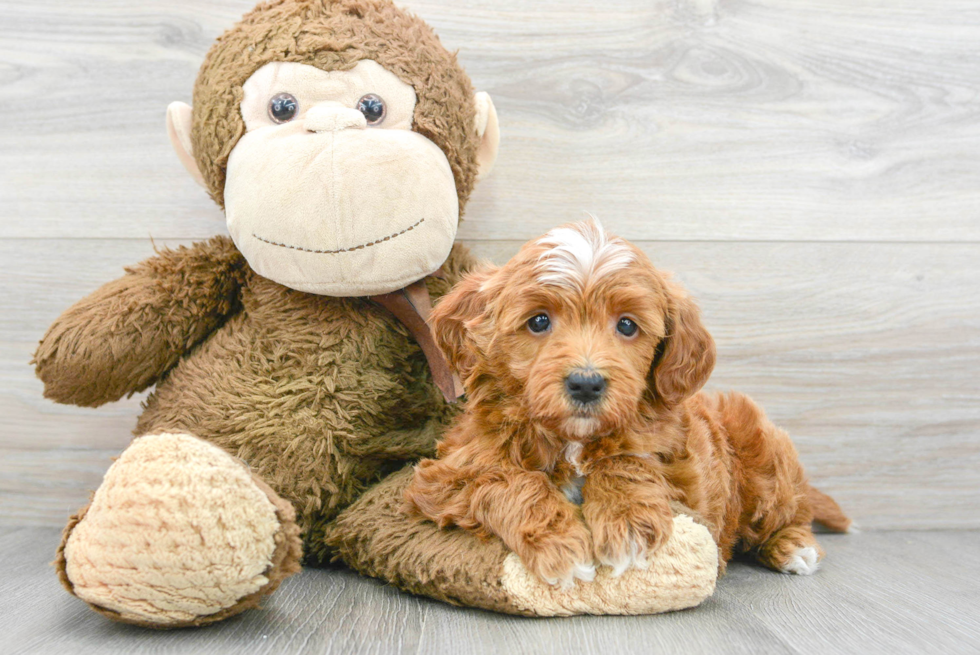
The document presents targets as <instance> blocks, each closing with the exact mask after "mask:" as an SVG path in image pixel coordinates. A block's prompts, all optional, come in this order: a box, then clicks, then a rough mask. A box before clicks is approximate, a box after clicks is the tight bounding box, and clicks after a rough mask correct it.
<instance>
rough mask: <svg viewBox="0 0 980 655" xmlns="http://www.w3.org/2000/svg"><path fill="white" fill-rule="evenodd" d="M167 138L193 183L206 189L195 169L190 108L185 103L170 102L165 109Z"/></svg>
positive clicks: (199, 172)
mask: <svg viewBox="0 0 980 655" xmlns="http://www.w3.org/2000/svg"><path fill="white" fill-rule="evenodd" d="M167 136H169V137H170V145H172V146H173V148H174V152H176V153H177V159H179V160H180V163H181V164H183V165H184V168H186V169H187V172H188V173H190V174H191V177H193V178H194V181H195V182H197V183H198V184H200V185H201V186H202V187H204V188H205V189H207V188H208V184H207V182H205V181H204V176H203V175H201V169H199V168H198V167H197V161H196V160H195V159H194V146H193V145H192V142H191V106H190V105H188V104H187V103H186V102H171V103H170V105H169V106H168V107H167Z"/></svg>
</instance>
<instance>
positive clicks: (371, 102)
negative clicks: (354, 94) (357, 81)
mask: <svg viewBox="0 0 980 655" xmlns="http://www.w3.org/2000/svg"><path fill="white" fill-rule="evenodd" d="M357 111H359V112H361V113H362V114H364V119H365V120H367V124H368V125H379V124H381V121H383V120H384V119H385V114H386V113H387V109H386V108H385V101H384V100H382V99H381V98H380V97H378V96H377V95H375V94H373V93H369V94H367V95H366V96H363V97H362V98H361V99H360V100H358V101H357Z"/></svg>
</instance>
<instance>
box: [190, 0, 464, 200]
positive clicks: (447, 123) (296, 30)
mask: <svg viewBox="0 0 980 655" xmlns="http://www.w3.org/2000/svg"><path fill="white" fill-rule="evenodd" d="M362 59H372V60H374V61H376V62H377V63H379V64H381V65H382V66H384V67H385V68H387V69H388V70H389V71H391V72H393V73H395V74H396V75H397V76H398V77H399V78H400V79H401V80H402V81H403V82H405V83H406V84H408V85H409V86H412V87H414V88H415V89H416V90H417V91H418V90H419V89H424V93H418V102H417V104H416V106H415V118H414V121H413V128H412V129H414V130H415V131H416V132H418V133H419V134H421V135H422V136H425V137H427V138H428V139H430V140H431V141H433V142H434V143H435V144H436V145H437V146H439V147H440V148H441V149H442V151H443V152H444V153H445V154H446V158H447V159H449V164H450V166H451V167H452V170H453V176H454V177H455V178H456V191H457V194H458V195H459V207H460V214H462V210H463V207H464V206H465V205H466V201H467V199H468V198H469V196H470V192H471V191H472V190H473V183H474V181H475V178H476V173H477V164H476V149H477V146H478V142H477V140H476V137H475V134H474V133H473V130H472V129H469V128H470V126H472V125H473V121H474V119H475V115H476V113H475V112H476V110H475V107H474V105H473V100H472V99H473V88H472V85H471V83H470V79H469V77H467V75H466V73H465V72H463V70H462V68H460V66H459V63H458V62H457V61H456V55H455V54H453V53H450V52H448V51H447V50H446V49H445V47H444V46H443V45H442V44H441V43H440V42H439V39H438V37H436V35H435V34H434V33H433V32H432V29H431V28H430V27H429V26H428V25H426V24H425V22H424V21H422V20H421V19H419V18H417V17H416V16H413V15H411V14H408V13H406V12H403V11H401V10H399V9H397V8H396V7H395V6H394V5H392V4H391V3H389V2H383V1H378V0H335V1H331V0H273V1H272V2H266V3H263V4H260V5H259V6H258V7H256V8H255V9H254V10H253V11H251V12H250V13H248V14H246V15H245V17H244V18H243V19H242V21H241V22H240V23H239V24H238V25H237V26H235V28H234V29H231V30H229V31H228V32H226V33H225V34H224V35H222V36H221V37H220V38H219V39H218V41H217V42H216V43H215V44H214V46H212V48H211V51H210V52H209V53H208V55H207V58H206V59H205V61H204V64H203V66H202V67H201V74H200V75H199V76H198V78H197V84H195V86H194V103H193V107H194V129H193V137H192V138H193V143H194V154H195V156H196V158H197V163H198V167H199V168H200V170H201V172H202V173H203V174H204V177H205V179H206V180H207V182H208V186H209V188H210V191H211V196H212V197H213V198H214V200H215V202H217V203H218V204H219V205H221V206H222V207H223V206H224V185H225V166H226V164H227V162H228V155H229V154H230V152H231V148H232V147H233V146H234V144H235V143H237V141H238V139H239V138H240V137H241V136H242V135H243V134H244V133H245V123H244V121H243V120H242V116H241V113H240V112H239V109H238V108H239V105H240V104H241V102H242V84H243V83H244V82H245V80H246V79H248V77H249V76H250V75H251V74H252V73H253V72H255V71H256V70H258V69H259V68H261V67H262V66H263V65H265V64H267V63H270V62H274V61H284V62H297V63H302V64H309V65H312V66H316V67H317V68H322V69H323V70H349V69H351V68H353V67H354V66H355V65H356V64H357V62H358V61H360V60H362Z"/></svg>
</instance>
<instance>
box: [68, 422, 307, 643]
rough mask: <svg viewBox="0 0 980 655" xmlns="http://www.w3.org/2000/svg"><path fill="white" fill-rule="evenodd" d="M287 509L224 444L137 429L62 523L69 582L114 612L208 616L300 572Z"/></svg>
mask: <svg viewBox="0 0 980 655" xmlns="http://www.w3.org/2000/svg"><path fill="white" fill-rule="evenodd" d="M294 521H295V513H294V511H293V508H292V507H291V506H290V505H289V504H288V503H287V502H285V501H283V500H282V499H280V498H279V497H278V496H276V494H275V493H274V492H273V491H272V490H271V489H270V488H269V487H268V486H266V485H265V484H264V483H263V482H261V481H260V480H259V479H258V478H255V477H253V476H252V474H251V473H250V472H249V471H248V470H247V469H246V468H245V466H244V465H243V464H242V463H241V462H239V461H238V460H236V459H235V458H233V457H231V456H230V455H228V454H227V453H226V452H224V451H223V450H221V449H220V448H217V447H216V446H213V445H211V444H209V443H207V442H205V441H202V440H201V439H198V438H196V437H193V436H190V435H187V434H157V435H148V436H145V437H140V438H138V439H136V440H135V441H133V443H132V444H131V445H130V447H129V448H127V449H126V451H125V452H124V453H123V454H122V456H120V457H119V459H118V460H117V461H116V462H115V463H114V464H113V465H112V466H111V467H110V468H109V471H108V472H107V473H106V475H105V479H104V480H103V482H102V485H101V486H100V487H99V489H98V491H96V492H95V495H94V497H93V499H92V502H91V504H90V505H89V507H88V508H87V509H86V510H83V511H82V512H81V513H80V514H79V515H78V516H77V517H73V520H72V522H71V523H70V524H69V526H68V528H66V530H65V536H66V538H65V540H64V542H63V544H62V548H61V549H60V550H59V554H58V561H57V562H56V565H57V566H58V568H59V573H60V575H61V577H62V582H64V583H65V585H66V587H68V588H69V590H70V591H71V592H72V593H74V594H75V595H76V596H78V597H79V598H81V599H82V600H84V601H86V602H88V603H89V604H90V605H91V606H93V608H95V609H97V610H98V611H100V612H102V613H103V614H106V615H108V616H110V617H111V618H114V619H117V620H121V621H125V622H128V623H136V624H140V625H146V626H151V627H179V626H184V625H199V624H202V623H209V622H211V621H214V620H218V619H220V618H224V617H226V616H230V615H232V614H237V613H238V612H239V611H241V610H243V609H245V608H247V607H254V606H255V605H257V604H258V600H259V598H261V597H262V596H264V595H266V594H268V593H271V592H272V591H273V590H274V589H275V588H276V587H278V585H279V583H280V582H281V581H282V580H283V579H284V578H285V577H287V576H288V575H291V574H292V573H294V572H296V571H298V570H299V558H300V555H301V543H300V540H299V528H298V527H297V526H296V524H295V522H294Z"/></svg>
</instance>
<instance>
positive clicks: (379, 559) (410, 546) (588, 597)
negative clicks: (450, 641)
mask: <svg viewBox="0 0 980 655" xmlns="http://www.w3.org/2000/svg"><path fill="white" fill-rule="evenodd" d="M412 474H413V471H412V467H411V466H407V467H405V468H404V469H402V470H401V471H399V472H397V473H394V474H392V475H390V476H389V477H388V478H386V479H385V480H383V481H382V482H381V483H379V484H378V485H376V486H374V487H373V488H371V489H370V490H368V491H367V493H365V494H364V495H363V496H361V497H360V498H359V499H358V500H357V501H356V502H355V503H354V504H353V505H351V506H350V507H349V508H347V509H346V510H344V512H343V513H341V514H340V516H339V517H338V518H337V519H336V520H335V521H334V522H333V523H331V524H330V526H329V528H328V530H327V534H326V541H327V545H328V546H329V548H331V549H332V550H333V552H334V553H335V557H336V558H338V559H341V560H343V561H344V562H346V563H347V564H348V565H350V566H351V567H353V568H354V569H356V570H358V571H360V572H361V573H363V574H365V575H370V576H374V577H378V578H381V579H383V580H386V581H387V582H390V583H391V584H393V585H395V586H397V587H399V588H401V589H403V590H405V591H409V592H411V593H416V594H424V595H426V596H431V597H433V598H437V599H439V600H443V601H446V602H449V603H453V604H456V605H467V606H472V607H482V608H484V609H489V610H495V611H498V612H506V613H508V614H523V615H527V616H563V615H571V614H653V613H657V612H666V611H671V610H678V609H683V608H687V607H693V606H695V605H698V604H699V603H701V601H703V600H704V599H705V598H707V597H708V596H710V595H711V594H712V592H713V591H714V588H715V580H716V578H717V575H718V548H717V546H716V545H715V542H714V540H713V539H712V538H711V534H710V533H709V531H708V529H707V528H705V527H704V526H703V525H700V524H698V523H696V522H695V521H694V520H692V519H691V518H690V517H689V516H685V515H678V516H676V517H675V518H674V524H673V533H672V536H671V538H670V539H669V540H667V542H666V543H665V544H664V545H663V546H662V547H661V548H660V549H659V550H658V551H657V553H656V555H655V556H652V557H651V558H650V563H649V564H650V565H649V567H648V568H646V569H630V570H629V571H627V572H626V573H624V574H623V575H621V576H619V577H613V575H612V569H610V568H609V567H601V568H599V569H598V571H597V574H596V578H595V580H594V581H593V582H588V583H585V582H578V583H577V584H576V585H575V586H574V587H573V588H572V589H571V590H562V589H559V588H556V587H553V586H551V585H548V584H547V583H544V582H542V581H541V580H539V579H538V578H537V577H536V576H534V575H532V574H531V573H530V572H528V571H527V569H525V568H524V566H523V565H522V564H521V561H520V558H519V557H518V556H517V555H515V554H513V553H511V552H509V551H508V550H507V548H506V547H505V546H504V545H503V543H502V542H501V541H500V540H498V539H491V540H489V541H481V540H480V539H479V538H477V537H476V536H475V535H474V534H473V533H471V532H468V531H465V530H460V529H447V530H442V529H440V528H439V527H437V526H436V525H435V524H434V523H431V522H429V521H426V520H424V519H421V518H415V517H411V516H409V515H408V514H406V513H405V512H404V511H403V507H404V505H405V501H404V498H403V494H404V492H405V488H406V487H407V486H408V483H409V481H410V480H411V477H412Z"/></svg>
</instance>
